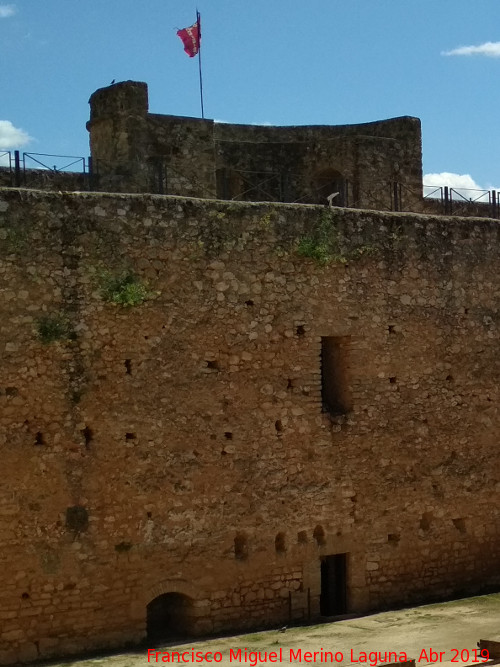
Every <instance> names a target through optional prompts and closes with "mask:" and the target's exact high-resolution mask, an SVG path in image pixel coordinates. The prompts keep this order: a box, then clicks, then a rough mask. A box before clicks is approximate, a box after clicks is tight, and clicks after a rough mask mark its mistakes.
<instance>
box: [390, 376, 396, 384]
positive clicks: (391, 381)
mask: <svg viewBox="0 0 500 667" xmlns="http://www.w3.org/2000/svg"><path fill="white" fill-rule="evenodd" d="M389 382H390V384H396V382H397V380H396V378H395V377H392V378H389Z"/></svg>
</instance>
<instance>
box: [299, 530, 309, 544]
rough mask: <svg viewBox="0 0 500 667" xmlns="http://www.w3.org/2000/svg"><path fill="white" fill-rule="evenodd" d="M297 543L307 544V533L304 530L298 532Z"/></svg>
mask: <svg viewBox="0 0 500 667" xmlns="http://www.w3.org/2000/svg"><path fill="white" fill-rule="evenodd" d="M297 542H298V543H299V544H307V542H308V540H307V531H306V530H299V532H298V533H297Z"/></svg>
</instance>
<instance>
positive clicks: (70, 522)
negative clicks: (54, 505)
mask: <svg viewBox="0 0 500 667" xmlns="http://www.w3.org/2000/svg"><path fill="white" fill-rule="evenodd" d="M88 525H89V513H88V511H87V510H86V509H85V507H83V506H82V505H73V507H68V508H66V528H68V529H69V530H74V531H75V532H76V533H81V532H82V531H83V530H86V529H87V528H88Z"/></svg>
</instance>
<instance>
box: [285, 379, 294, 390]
mask: <svg viewBox="0 0 500 667" xmlns="http://www.w3.org/2000/svg"><path fill="white" fill-rule="evenodd" d="M294 386H295V385H294V384H293V380H292V379H291V378H288V380H287V381H286V388H287V389H293V388H294Z"/></svg>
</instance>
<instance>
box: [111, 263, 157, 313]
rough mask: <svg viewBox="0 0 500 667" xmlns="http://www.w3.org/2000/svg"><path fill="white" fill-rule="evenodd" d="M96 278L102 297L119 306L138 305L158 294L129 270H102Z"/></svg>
mask: <svg viewBox="0 0 500 667" xmlns="http://www.w3.org/2000/svg"><path fill="white" fill-rule="evenodd" d="M98 280H99V288H100V292H101V296H102V298H103V299H104V300H105V301H108V302H109V303H114V304H117V305H119V306H138V305H140V304H141V303H144V301H148V300H149V299H152V298H154V297H155V296H157V294H158V293H157V292H153V291H152V290H150V289H149V287H148V285H147V284H146V283H145V282H143V281H142V280H141V279H140V278H138V277H137V276H136V275H135V274H134V273H132V272H131V271H122V272H121V273H119V274H113V273H111V272H110V271H102V272H101V273H100V274H99V276H98Z"/></svg>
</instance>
